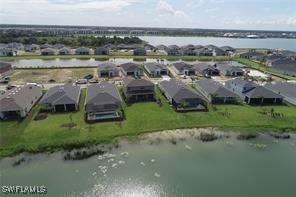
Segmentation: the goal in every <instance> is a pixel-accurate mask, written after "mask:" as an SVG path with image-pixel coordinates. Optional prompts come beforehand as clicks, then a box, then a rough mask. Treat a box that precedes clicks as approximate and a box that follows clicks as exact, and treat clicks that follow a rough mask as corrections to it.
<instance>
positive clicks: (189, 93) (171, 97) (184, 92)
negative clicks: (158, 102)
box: [158, 79, 206, 111]
mask: <svg viewBox="0 0 296 197" xmlns="http://www.w3.org/2000/svg"><path fill="white" fill-rule="evenodd" d="M158 86H159V89H160V90H161V92H162V93H163V94H164V95H165V97H166V98H167V99H168V101H169V102H170V103H171V104H172V106H173V107H174V108H175V110H176V111H191V110H206V101H205V100H204V98H203V97H202V96H201V95H200V94H198V92H196V91H194V90H193V89H192V88H190V87H188V86H186V84H185V83H183V82H181V81H178V80H175V79H171V80H169V81H162V82H160V83H159V84H158Z"/></svg>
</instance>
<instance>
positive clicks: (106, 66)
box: [98, 62, 119, 77]
mask: <svg viewBox="0 0 296 197" xmlns="http://www.w3.org/2000/svg"><path fill="white" fill-rule="evenodd" d="M98 76H99V77H116V76H119V69H118V68H117V66H116V65H115V64H113V63H111V62H105V63H101V64H99V65H98Z"/></svg>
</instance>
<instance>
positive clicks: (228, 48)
mask: <svg viewBox="0 0 296 197" xmlns="http://www.w3.org/2000/svg"><path fill="white" fill-rule="evenodd" d="M220 49H222V50H224V51H226V52H227V53H229V54H233V53H235V51H236V50H235V48H233V47H230V46H223V47H220Z"/></svg>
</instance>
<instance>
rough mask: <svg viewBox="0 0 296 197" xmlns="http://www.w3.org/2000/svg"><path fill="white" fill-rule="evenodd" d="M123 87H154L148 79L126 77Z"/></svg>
mask: <svg viewBox="0 0 296 197" xmlns="http://www.w3.org/2000/svg"><path fill="white" fill-rule="evenodd" d="M123 85H124V86H125V87H140V86H154V84H153V83H152V82H151V81H148V80H146V79H133V78H130V77H126V78H124V79H123Z"/></svg>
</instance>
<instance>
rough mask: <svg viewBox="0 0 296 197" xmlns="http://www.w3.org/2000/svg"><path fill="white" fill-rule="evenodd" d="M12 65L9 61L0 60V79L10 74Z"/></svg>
mask: <svg viewBox="0 0 296 197" xmlns="http://www.w3.org/2000/svg"><path fill="white" fill-rule="evenodd" d="M12 71H13V69H12V66H11V64H10V63H6V62H0V79H3V78H5V77H7V76H9V75H11V74H12Z"/></svg>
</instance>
